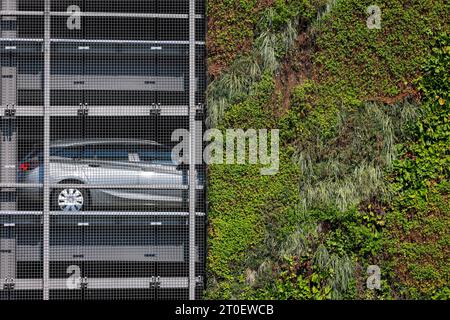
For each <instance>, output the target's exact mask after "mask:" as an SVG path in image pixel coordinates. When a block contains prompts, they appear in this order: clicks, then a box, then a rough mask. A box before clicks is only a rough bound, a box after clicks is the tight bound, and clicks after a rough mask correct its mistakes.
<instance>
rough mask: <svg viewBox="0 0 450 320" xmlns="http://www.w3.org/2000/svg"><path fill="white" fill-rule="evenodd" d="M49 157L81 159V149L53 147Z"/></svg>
mask: <svg viewBox="0 0 450 320" xmlns="http://www.w3.org/2000/svg"><path fill="white" fill-rule="evenodd" d="M50 156H53V157H62V158H70V159H81V158H82V157H83V148H82V147H54V148H51V149H50Z"/></svg>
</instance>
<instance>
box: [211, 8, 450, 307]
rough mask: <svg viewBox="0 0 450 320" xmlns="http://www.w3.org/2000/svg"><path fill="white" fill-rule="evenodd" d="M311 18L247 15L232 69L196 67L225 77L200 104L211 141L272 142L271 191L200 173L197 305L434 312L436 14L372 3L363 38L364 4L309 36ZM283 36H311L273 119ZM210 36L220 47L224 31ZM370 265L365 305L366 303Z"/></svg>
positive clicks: (445, 249) (444, 280) (442, 208)
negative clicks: (206, 180)
mask: <svg viewBox="0 0 450 320" xmlns="http://www.w3.org/2000/svg"><path fill="white" fill-rule="evenodd" d="M325 2H326V1H313V0H308V1H307V0H301V1H300V0H298V1H296V0H289V1H282V0H278V1H268V2H264V5H263V2H262V1H261V2H258V1H256V0H255V1H254V4H253V6H249V7H246V8H247V9H248V10H253V11H252V12H255V11H254V10H257V12H258V14H257V15H254V16H253V19H254V20H253V21H251V22H248V24H246V28H247V31H248V30H251V32H250V31H249V33H248V34H247V35H248V36H249V37H250V38H251V39H250V40H249V41H250V42H251V45H249V47H248V50H245V52H247V54H241V55H240V56H238V57H237V58H236V59H235V60H234V62H231V61H230V60H231V59H234V57H235V54H236V50H235V47H234V48H232V47H233V46H234V44H233V45H231V46H230V47H229V48H228V49H229V51H227V53H226V54H225V56H226V57H227V58H225V59H224V57H225V56H224V55H222V53H220V54H216V52H214V51H213V53H212V57H211V59H212V60H213V63H216V61H217V59H219V60H222V61H225V60H227V62H226V63H224V64H223V66H225V65H227V66H230V67H229V69H228V70H229V72H225V73H224V74H223V75H222V78H221V79H219V81H218V82H217V83H216V84H215V86H214V85H213V86H212V88H213V90H210V91H209V95H210V98H211V96H214V97H216V96H217V97H219V98H218V99H219V100H220V99H221V101H222V104H221V108H222V110H221V112H222V113H223V116H222V117H221V118H219V117H218V118H217V119H221V120H220V122H219V123H218V127H219V128H221V129H225V128H243V129H247V128H254V129H258V128H267V129H271V128H279V129H280V139H281V146H280V172H279V173H278V174H277V175H274V176H262V175H260V172H259V169H260V167H259V166H254V165H213V166H211V167H210V188H209V202H210V212H209V219H210V227H209V254H208V272H209V283H208V290H207V294H206V297H207V298H226V299H229V298H237V299H256V298H260V299H261V298H263V299H329V298H335V299H336V298H365V299H374V298H383V299H385V298H397V297H398V298H424V297H425V298H430V297H433V298H446V297H447V298H448V296H449V290H448V286H449V259H450V254H449V237H448V228H449V225H450V223H449V222H450V221H449V207H450V206H449V204H448V190H449V182H448V177H449V168H450V163H449V151H450V148H449V146H450V140H449V139H450V138H449V135H450V127H449V121H450V120H449V119H450V118H449V117H450V114H449V102H450V98H449V91H450V90H449V89H450V88H449V76H448V71H449V70H450V65H449V53H450V49H449V41H448V31H447V27H448V26H447V25H446V23H447V22H446V20H445V19H446V17H447V16H448V13H449V10H448V5H447V6H446V4H445V2H444V1H439V0H420V1H419V0H417V1H402V0H391V1H387V0H386V1H383V0H382V1H378V2H377V4H378V5H379V6H380V7H381V10H382V29H381V30H376V29H368V28H367V26H366V18H367V13H366V9H367V7H368V6H369V5H370V4H372V2H371V1H365V0H342V1H339V0H337V1H332V3H334V6H332V7H330V8H331V10H329V12H328V13H327V14H321V15H320V17H321V19H320V21H319V22H320V23H319V22H317V21H315V19H314V18H313V17H315V14H316V13H317V12H318V11H319V12H323V5H324V3H325ZM233 3H234V5H235V4H236V2H235V1H234V2H233ZM239 3H241V4H242V1H241V2H239ZM209 7H210V10H212V12H217V11H214V10H219V9H220V10H225V7H222V6H221V5H217V6H216V4H215V2H210V4H209ZM244 7H245V6H244ZM230 8H232V6H231V5H230V6H228V8H227V9H228V10H229V11H234V10H230ZM242 11H244V10H242ZM241 13H242V12H240V13H239V14H241ZM230 14H233V13H231V12H230ZM236 14H237V13H236ZM256 17H257V18H256ZM298 17H300V19H298ZM296 19H297V20H296ZM293 20H296V21H297V22H298V21H299V20H301V22H300V23H299V24H298V25H295V26H296V27H295V28H296V30H297V35H298V36H299V35H300V34H301V33H309V34H312V36H311V41H312V43H310V44H309V45H310V46H311V47H312V48H313V50H312V53H311V57H310V58H311V61H312V70H311V71H312V72H311V73H310V75H309V76H308V78H307V79H302V81H300V82H299V83H298V84H297V85H295V86H293V87H292V88H291V90H290V100H289V101H290V102H289V108H288V110H282V111H280V108H279V105H280V100H281V97H280V93H279V91H278V90H277V86H276V81H277V77H279V72H280V69H279V68H278V66H279V64H280V63H281V62H282V61H283V60H284V59H286V57H287V56H289V55H290V54H291V53H292V52H291V51H292V49H289V50H288V47H287V46H286V43H284V42H283V41H280V39H283V37H285V36H286V34H291V33H289V32H286V30H287V28H286V26H289V25H292V24H291V23H292V21H293ZM223 23H224V29H223V30H226V31H224V33H223V34H221V35H220V36H219V37H221V39H222V40H223V41H226V40H225V39H227V38H228V37H230V38H233V37H234V35H233V33H234V31H232V30H234V28H235V27H236V28H238V27H237V26H235V25H234V24H233V26H232V27H231V26H228V25H227V22H223ZM301 25H303V27H301ZM304 25H307V26H309V27H307V28H306V29H305V28H304ZM225 26H226V27H225ZM239 28H242V26H241V25H240V27H239ZM443 30H444V31H447V33H445V32H443V33H442V34H441V35H440V36H439V37H437V38H436V40H435V42H433V39H434V38H435V34H437V32H438V33H439V32H440V31H443ZM240 31H243V32H244V29H242V30H240ZM247 31H245V32H247ZM212 34H213V37H216V36H218V33H217V32H216V31H215V30H213V31H212ZM280 35H282V36H280ZM211 39H212V38H211ZM233 39H234V38H233ZM236 39H239V37H238V38H236ZM267 39H272V40H271V41H269V43H270V45H269V46H267V45H265V46H264V45H261V42H263V43H266V44H267V42H268V41H267ZM222 40H221V41H222ZM218 43H220V41H219V42H218ZM228 43H230V44H231V42H228ZM292 43H294V42H292V41H291V42H290V45H292ZM216 44H217V43H216ZM216 44H214V45H216ZM268 47H269V48H270V52H269V53H270V54H268V53H267V48H268ZM431 48H433V49H431ZM296 49H297V50H302V48H301V47H298V48H296ZM264 50H266V52H263V51H264ZM223 52H225V51H223ZM231 52H232V54H231ZM210 53H211V52H210ZM255 57H256V58H255ZM267 57H273V59H274V61H272V62H271V65H272V66H273V67H267V63H266V62H261V61H267V60H270V59H267ZM255 66H256V67H255ZM255 70H256V71H255ZM283 70H284V71H286V69H283ZM293 72H295V71H293ZM420 74H422V76H421V77H420V78H418V77H419V75H420ZM416 79H417V80H416ZM419 96H421V97H422V101H421V103H419V102H418V101H417V99H418V97H419ZM373 264H375V265H379V266H380V267H381V270H382V286H381V289H380V290H369V289H367V288H366V284H365V282H366V279H367V274H366V270H367V267H368V266H369V265H373Z"/></svg>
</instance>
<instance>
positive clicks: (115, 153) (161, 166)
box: [19, 139, 202, 211]
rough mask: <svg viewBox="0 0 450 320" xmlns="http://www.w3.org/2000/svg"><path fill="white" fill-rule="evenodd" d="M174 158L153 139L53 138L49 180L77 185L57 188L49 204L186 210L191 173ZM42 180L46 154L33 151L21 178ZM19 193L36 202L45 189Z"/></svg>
mask: <svg viewBox="0 0 450 320" xmlns="http://www.w3.org/2000/svg"><path fill="white" fill-rule="evenodd" d="M171 158H172V157H171V150H170V149H168V148H167V147H164V146H163V145H161V144H159V143H156V142H154V141H146V140H144V141H143V140H131V139H95V140H94V139H91V140H63V141H55V142H52V143H51V146H50V183H51V184H64V185H73V187H72V186H71V187H61V188H53V189H52V192H51V198H50V201H51V208H52V210H63V211H80V210H85V211H86V210H88V209H90V208H99V207H102V208H122V209H124V208H126V209H127V211H132V210H134V209H136V210H139V209H142V208H147V209H148V208H149V207H153V208H155V209H158V210H164V209H166V208H170V209H173V208H183V205H186V191H185V189H183V188H179V187H180V186H183V185H187V184H188V175H187V173H186V171H182V170H179V167H178V165H177V163H175V162H173V161H172V159H171ZM42 181H43V166H42V152H37V151H35V152H32V153H31V154H29V155H28V156H27V157H26V158H25V159H24V160H23V161H22V162H21V163H20V164H19V182H21V183H42ZM197 183H202V179H198V178H197ZM78 184H79V185H84V186H83V188H81V187H80V188H77V186H76V185H78ZM89 186H92V187H89ZM102 186H105V188H104V189H102V188H101V187H102ZM106 186H108V188H106ZM115 186H118V187H117V188H114V187H115ZM119 186H120V187H119ZM126 186H142V187H143V188H142V189H140V188H126ZM157 186H165V187H168V188H162V187H157ZM19 196H22V197H24V199H26V201H28V202H34V203H37V202H39V201H42V200H41V199H42V190H41V189H39V188H26V189H25V188H24V189H22V190H20V192H19Z"/></svg>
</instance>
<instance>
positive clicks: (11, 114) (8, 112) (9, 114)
mask: <svg viewBox="0 0 450 320" xmlns="http://www.w3.org/2000/svg"><path fill="white" fill-rule="evenodd" d="M3 116H4V117H5V118H15V117H16V106H15V105H12V104H7V105H6V108H5V112H4V114H3Z"/></svg>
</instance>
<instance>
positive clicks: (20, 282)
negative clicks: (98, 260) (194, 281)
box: [0, 277, 188, 291]
mask: <svg viewBox="0 0 450 320" xmlns="http://www.w3.org/2000/svg"><path fill="white" fill-rule="evenodd" d="M156 281H157V282H158V284H159V288H160V289H177V288H179V289H185V288H188V278H187V277H142V278H87V279H86V287H87V289H150V288H151V287H152V285H154V284H156ZM49 282H50V290H69V289H72V287H71V286H68V284H70V283H72V282H71V280H70V279H50V281H49ZM79 282H80V283H76V281H75V284H76V286H75V288H73V289H72V290H80V289H81V287H82V284H81V279H80V281H79ZM8 283H9V281H6V280H5V279H0V291H1V290H4V287H5V285H7V284H8ZM13 283H14V290H42V279H14V280H13Z"/></svg>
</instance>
